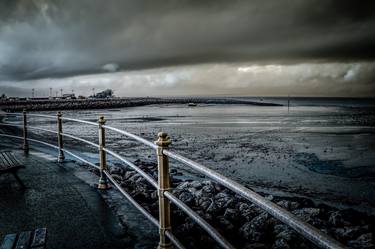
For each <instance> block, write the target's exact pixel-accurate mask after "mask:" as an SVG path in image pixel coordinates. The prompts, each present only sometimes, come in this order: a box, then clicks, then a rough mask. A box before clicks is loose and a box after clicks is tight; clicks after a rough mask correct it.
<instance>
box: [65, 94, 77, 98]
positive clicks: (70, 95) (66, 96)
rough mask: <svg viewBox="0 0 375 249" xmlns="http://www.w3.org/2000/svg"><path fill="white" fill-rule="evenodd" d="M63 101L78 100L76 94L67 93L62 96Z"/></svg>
mask: <svg viewBox="0 0 375 249" xmlns="http://www.w3.org/2000/svg"><path fill="white" fill-rule="evenodd" d="M62 98H63V99H76V96H75V94H74V93H66V94H63V96H62Z"/></svg>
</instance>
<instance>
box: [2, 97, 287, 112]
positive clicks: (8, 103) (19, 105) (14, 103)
mask: <svg viewBox="0 0 375 249" xmlns="http://www.w3.org/2000/svg"><path fill="white" fill-rule="evenodd" d="M189 103H195V104H197V105H199V104H240V105H256V106H282V105H280V104H276V103H266V102H256V101H248V100H243V99H235V98H207V97H181V98H151V97H146V98H110V99H46V100H35V99H32V100H31V99H30V100H2V101H0V109H2V110H4V111H6V112H20V111H22V110H23V109H26V110H28V111H52V110H77V109H105V108H121V107H134V106H144V105H155V104H160V105H161V104H186V105H188V104H189Z"/></svg>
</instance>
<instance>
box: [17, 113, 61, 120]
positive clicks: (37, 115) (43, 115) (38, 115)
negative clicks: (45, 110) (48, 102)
mask: <svg viewBox="0 0 375 249" xmlns="http://www.w3.org/2000/svg"><path fill="white" fill-rule="evenodd" d="M12 114H14V113H12ZM16 114H17V115H18V113H16ZM27 116H32V117H42V118H52V119H55V118H56V116H52V115H45V114H33V113H27Z"/></svg>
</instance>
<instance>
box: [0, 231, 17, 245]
mask: <svg viewBox="0 0 375 249" xmlns="http://www.w3.org/2000/svg"><path fill="white" fill-rule="evenodd" d="M16 238H17V234H15V233H14V234H7V235H5V237H4V239H3V243H2V244H1V246H0V249H12V248H13V246H14V244H15V242H16Z"/></svg>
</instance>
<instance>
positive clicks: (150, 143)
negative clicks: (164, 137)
mask: <svg viewBox="0 0 375 249" xmlns="http://www.w3.org/2000/svg"><path fill="white" fill-rule="evenodd" d="M103 127H104V128H106V129H108V130H112V131H115V132H117V133H120V134H123V135H125V136H127V137H130V138H133V139H134V140H136V141H138V142H141V143H143V144H144V145H147V146H149V147H151V148H153V149H157V147H158V146H157V145H156V144H154V143H152V142H150V141H148V140H146V139H144V138H142V137H139V136H137V135H134V134H132V133H130V132H127V131H123V130H120V129H117V128H114V127H111V126H107V125H103Z"/></svg>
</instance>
